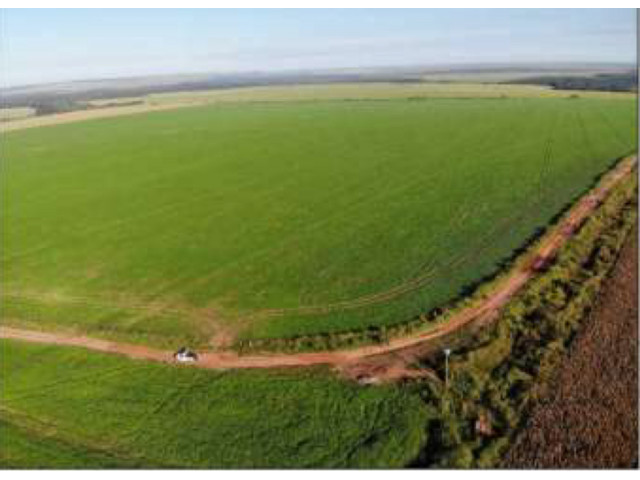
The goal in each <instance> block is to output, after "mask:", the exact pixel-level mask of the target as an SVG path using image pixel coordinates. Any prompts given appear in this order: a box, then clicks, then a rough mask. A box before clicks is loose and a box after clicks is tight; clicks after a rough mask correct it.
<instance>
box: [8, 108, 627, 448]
mask: <svg viewBox="0 0 640 480" xmlns="http://www.w3.org/2000/svg"><path fill="white" fill-rule="evenodd" d="M635 108H636V103H635V100H633V99H629V98H621V99H616V98H611V99H608V98H496V99H487V98H485V99H468V98H459V99H458V98H452V99H442V98H441V99H421V100H407V99H404V100H386V101H384V100H383V101H374V100H363V101H326V102H297V103H296V102H289V103H264V104H260V103H254V104H241V103H238V104H229V105H217V106H204V107H194V108H183V109H179V110H175V111H165V112H155V113H149V114H141V115H132V116H127V117H121V118H108V119H100V120H92V121H85V122H79V123H74V124H67V125H57V126H50V127H45V128H34V129H29V130H24V131H14V132H9V133H6V134H4V135H3V155H2V204H3V216H2V225H1V227H2V244H3V247H4V248H3V249H2V252H1V253H0V255H1V257H0V260H1V265H0V267H1V268H2V271H3V291H2V315H3V319H4V322H5V323H6V324H13V325H22V326H28V327H35V328H44V329H61V330H69V331H76V332H81V333H87V334H91V335H96V336H103V337H110V338H119V339H126V340H128V341H135V342H141V343H148V344H153V345H161V346H177V345H180V344H182V343H185V342H189V343H190V344H193V345H196V346H201V345H206V344H207V343H209V342H212V343H213V344H214V345H216V344H217V342H219V343H224V342H223V340H224V341H229V339H233V338H241V339H242V338H244V339H246V338H272V337H291V336H296V335H301V334H315V333H326V332H339V331H345V330H357V329H364V328H367V327H371V326H380V325H391V324H396V323H400V322H404V321H407V320H409V319H411V318H412V317H414V316H416V315H417V314H419V313H421V312H426V311H428V310H430V309H432V308H434V307H436V306H438V305H440V304H442V303H444V302H446V301H448V300H450V299H451V298H453V297H455V296H457V295H458V294H459V293H460V292H461V291H462V290H463V289H464V287H465V286H467V285H469V284H470V283H472V282H475V281H477V280H478V279H480V278H482V277H484V276H486V275H489V274H491V273H492V272H494V271H495V270H496V268H498V266H499V265H500V262H502V261H504V260H505V259H506V258H508V257H509V255H510V254H511V253H512V252H513V251H514V249H517V248H518V247H520V246H521V245H522V244H523V243H524V242H525V241H526V240H527V239H528V238H529V237H530V236H531V235H532V234H534V232H535V231H536V229H538V228H540V227H544V226H545V225H547V224H548V223H549V221H550V220H551V219H552V218H553V217H554V216H555V215H556V214H557V213H558V212H560V211H561V209H562V208H564V207H565V206H566V205H567V204H568V203H569V202H570V201H572V200H573V199H575V198H576V197H577V196H578V195H580V194H581V193H582V192H584V191H585V190H586V189H587V188H588V187H589V186H590V185H591V184H592V183H593V182H594V180H595V178H596V177H597V176H598V175H599V174H601V173H602V172H604V171H606V170H607V169H608V168H609V167H610V166H611V165H612V164H613V162H614V161H615V159H617V158H619V157H621V156H623V155H626V154H628V153H630V152H631V151H632V150H633V149H634V145H635V141H636V131H635V127H634V125H635V113H634V112H635ZM148 368H151V367H148ZM194 375H196V374H194ZM256 458H266V457H256Z"/></svg>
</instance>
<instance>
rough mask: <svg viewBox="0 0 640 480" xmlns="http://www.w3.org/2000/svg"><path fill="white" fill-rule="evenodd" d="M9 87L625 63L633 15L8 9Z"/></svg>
mask: <svg viewBox="0 0 640 480" xmlns="http://www.w3.org/2000/svg"><path fill="white" fill-rule="evenodd" d="M1 15H2V27H3V28H2V30H3V32H4V34H3V42H2V43H3V49H2V50H3V55H2V57H3V59H2V63H3V69H2V70H3V72H4V75H3V79H2V80H3V82H2V83H3V86H5V87H19V86H29V85H38V84H47V83H56V82H68V81H83V80H87V81H91V80H96V81H97V80H106V79H119V78H123V79H125V78H132V77H133V78H135V77H149V76H169V75H170V76H173V75H214V74H247V73H250V72H261V73H274V74H275V73H284V72H288V71H301V72H308V71H314V70H340V69H366V68H385V67H389V68H392V67H396V68H405V67H408V66H417V65H420V66H424V67H430V66H432V67H437V66H450V67H455V66H465V65H476V66H480V65H483V64H484V65H498V64H499V65H504V66H508V65H514V66H518V65H523V64H549V65H551V64H563V63H564V64H629V65H633V64H635V61H636V41H635V38H636V23H635V11H634V10H632V9H615V10H614V9H600V10H569V9H567V10H546V9H535V10H525V9H522V10H489V9H486V10H485V9H478V10H466V9H465V10H457V9H455V10H448V9H438V10H429V9H424V10H393V9H391V10H389V9H385V10H361V9H350V10H337V9H326V10H316V9H272V10H258V9H244V10H233V9H227V10H188V9H173V10H139V9H112V10H104V9H70V10H61V9H57V10H22V9H11V10H7V9H3V10H2V12H1Z"/></svg>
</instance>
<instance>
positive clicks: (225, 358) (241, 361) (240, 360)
mask: <svg viewBox="0 0 640 480" xmlns="http://www.w3.org/2000/svg"><path fill="white" fill-rule="evenodd" d="M636 164H637V158H636V157H630V158H627V159H625V160H623V161H621V162H620V164H619V165H618V166H617V167H616V168H615V169H614V170H612V171H611V172H609V173H608V174H607V175H606V176H605V177H604V178H603V179H602V180H601V182H600V183H599V185H598V186H597V187H596V188H594V189H593V190H592V191H591V192H589V193H588V194H587V195H585V196H584V197H583V198H582V199H580V201H579V202H577V204H576V205H575V206H574V207H573V208H572V209H571V210H570V211H569V212H568V213H567V214H566V216H565V217H563V219H562V221H561V222H560V223H559V224H558V225H555V226H554V227H553V228H552V230H551V231H550V232H549V233H548V234H547V235H545V237H544V238H543V239H542V240H541V241H540V243H539V245H537V246H536V249H535V251H534V252H532V253H530V254H529V255H531V257H532V258H534V257H535V258H536V259H537V260H541V261H542V263H545V262H546V260H548V259H550V258H551V257H552V256H553V255H554V254H555V252H556V251H557V250H558V249H559V248H560V247H561V246H562V245H563V244H564V242H566V241H567V239H568V238H570V237H571V235H572V232H573V231H575V230H576V229H577V228H578V226H579V225H580V224H581V223H582V222H583V221H584V220H585V219H586V218H587V217H588V216H589V214H590V213H591V212H592V211H593V210H594V209H595V208H597V206H598V205H599V203H600V202H602V200H604V199H605V198H606V196H607V195H608V193H609V192H610V191H611V190H612V189H613V188H614V187H615V186H616V185H617V184H618V183H619V182H620V181H621V180H622V179H624V178H626V177H627V176H628V175H630V174H633V173H634V172H635V166H636ZM535 274H536V270H535V269H533V268H532V267H531V264H530V263H524V264H523V263H520V264H517V266H516V267H515V268H514V270H513V271H512V272H511V273H510V274H509V275H507V276H506V278H505V279H504V280H503V281H501V282H500V283H499V284H498V285H497V286H496V287H495V289H494V290H493V291H492V292H491V293H489V294H487V296H486V297H485V298H484V299H483V300H481V301H479V303H478V304H474V305H472V306H470V307H467V308H465V309H463V310H461V311H460V312H458V313H457V314H455V315H454V316H453V317H451V318H450V319H448V320H447V322H446V323H444V324H442V325H439V326H437V327H435V328H434V329H431V330H429V331H427V332H422V333H419V334H417V335H415V336H413V337H409V338H398V339H393V340H391V341H390V342H389V343H388V344H386V345H376V346H368V347H362V348H358V349H354V350H346V351H335V352H324V353H304V354H290V355H286V354H273V355H247V356H238V355H237V354H234V353H229V352H224V353H202V354H201V355H200V359H199V361H198V362H197V363H195V364H194V366H196V367H199V368H212V369H227V368H229V369H236V368H275V367H299V366H312V365H326V364H328V365H332V366H334V367H337V368H342V369H349V370H353V369H354V366H357V365H358V363H360V362H363V363H366V362H367V361H368V359H370V358H372V357H378V356H384V355H388V354H392V353H394V352H398V351H402V352H403V354H404V356H403V358H404V359H405V361H407V362H408V361H409V359H410V358H411V349H412V348H417V349H419V348H420V347H421V346H422V345H423V344H425V343H426V342H429V341H431V340H434V339H436V338H439V337H442V336H444V335H448V334H451V333H452V332H454V331H456V330H458V329H460V328H463V327H464V326H466V325H467V324H469V323H470V322H473V321H483V320H486V319H487V318H490V317H494V316H496V314H497V313H498V311H499V310H500V308H501V307H502V306H504V305H505V304H506V303H507V302H508V300H509V299H510V298H512V297H513V295H515V294H516V293H517V292H518V291H519V290H520V289H521V288H522V287H523V286H524V285H525V284H526V282H527V280H529V279H530V278H531V277H532V276H534V275H535ZM0 337H2V338H9V339H18V340H25V341H29V342H35V343H51V344H57V345H73V346H81V347H85V348H89V349H93V350H98V351H103V352H109V353H117V354H122V355H126V356H129V357H131V358H140V359H145V360H152V361H160V362H171V361H172V352H170V351H161V350H155V349H150V348H147V347H143V346H136V345H127V344H123V343H116V342H109V341H104V340H98V339H92V338H88V337H83V336H76V337H73V336H65V335H60V334H56V333H45V332H34V331H28V330H23V329H15V328H9V327H0ZM396 363H397V362H395V361H394V362H393V365H390V366H392V367H393V368H395V369H396V370H397V364H396ZM378 366H379V365H378ZM396 370H393V369H392V368H390V369H389V371H390V372H391V371H393V375H394V376H398V372H397V371H396ZM380 375H381V376H382V377H384V371H383V372H381V373H380Z"/></svg>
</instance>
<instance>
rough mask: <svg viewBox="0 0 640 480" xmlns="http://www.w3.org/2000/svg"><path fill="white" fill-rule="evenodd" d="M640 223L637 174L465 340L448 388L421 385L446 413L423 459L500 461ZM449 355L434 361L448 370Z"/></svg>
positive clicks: (462, 463)
mask: <svg viewBox="0 0 640 480" xmlns="http://www.w3.org/2000/svg"><path fill="white" fill-rule="evenodd" d="M636 222H637V180H636V178H635V176H634V177H633V178H630V179H628V180H626V181H625V182H624V183H623V184H622V185H620V186H619V187H617V189H616V190H615V191H614V193H613V194H612V195H611V196H610V197H609V199H607V201H606V202H605V203H604V204H603V205H602V206H601V207H600V208H599V209H598V211H597V212H596V214H595V215H593V216H592V217H590V219H589V220H588V221H587V222H586V223H585V224H584V225H583V227H582V228H581V229H580V231H579V232H578V233H577V234H576V236H575V237H574V238H572V239H571V240H570V241H569V242H568V243H567V244H566V245H565V246H564V247H563V248H562V249H561V251H560V252H559V254H558V256H557V258H556V260H555V262H554V263H553V264H552V265H551V266H550V267H549V270H548V271H547V272H545V273H544V274H542V275H540V276H539V277H537V278H535V279H534V280H532V281H531V282H530V284H529V285H528V286H527V288H526V290H525V291H524V292H523V293H521V294H520V295H518V296H517V297H516V298H515V299H514V300H512V301H511V302H510V303H509V304H508V305H507V307H506V308H505V310H504V312H503V314H502V316H501V318H500V319H499V320H498V321H497V322H496V324H495V326H494V327H492V328H489V329H488V330H485V331H484V332H480V333H478V334H476V338H475V339H474V340H469V339H467V341H466V345H465V344H462V345H458V347H457V348H456V349H455V350H454V354H453V355H452V357H451V382H450V385H449V388H448V389H446V388H444V387H443V386H441V385H435V384H429V385H428V387H427V388H423V387H416V388H417V389H418V390H420V391H421V393H422V395H423V397H424V398H425V401H426V403H427V404H428V405H430V406H431V408H433V412H436V411H437V412H438V415H437V417H438V418H437V419H434V420H432V421H431V422H430V424H429V445H428V446H427V448H426V449H425V450H424V452H423V455H422V456H421V458H420V459H419V460H418V461H417V463H418V464H419V465H423V466H425V465H439V466H448V467H491V466H495V465H497V464H498V463H499V462H500V460H501V459H502V456H503V454H504V452H505V450H506V448H507V447H508V445H509V443H510V441H511V439H512V438H513V436H514V434H515V433H516V432H517V431H518V429H519V428H521V427H522V426H523V425H524V424H525V422H526V419H527V414H528V412H529V410H530V407H531V405H532V404H533V403H535V401H536V399H538V398H540V396H541V395H542V394H543V392H544V389H545V388H546V387H547V385H548V382H549V380H550V378H551V376H552V375H553V373H554V371H555V369H556V367H557V365H558V364H559V362H560V361H561V360H562V355H563V353H564V352H565V350H566V348H567V347H568V345H569V344H570V342H571V340H572V338H573V337H574V335H575V333H576V331H577V330H578V328H579V327H580V323H581V321H582V320H583V319H584V318H585V316H586V314H587V312H589V310H590V309H591V307H592V306H593V304H594V301H595V298H596V296H597V294H598V291H599V289H600V287H601V285H602V283H603V281H604V280H605V279H606V277H607V275H608V273H609V272H610V270H611V268H612V267H613V265H614V264H615V261H616V258H617V256H618V253H619V251H620V249H621V247H622V244H623V242H624V240H625V238H626V235H627V233H628V232H629V231H630V229H631V228H633V226H634V224H635V223H636ZM443 362H444V361H443V359H442V358H433V359H431V360H430V361H429V363H430V364H431V366H432V367H434V368H437V369H439V371H440V372H441V373H443V372H442V366H443ZM434 416H435V415H434ZM585 421H588V419H585Z"/></svg>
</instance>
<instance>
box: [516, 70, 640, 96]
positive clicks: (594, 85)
mask: <svg viewBox="0 0 640 480" xmlns="http://www.w3.org/2000/svg"><path fill="white" fill-rule="evenodd" d="M506 83H519V84H527V85H548V86H550V87H552V88H554V89H557V90H603V91H609V92H637V91H638V72H637V71H635V70H632V71H629V72H625V73H601V74H598V75H593V76H584V77H577V76H568V75H566V76H565V75H558V76H554V75H549V76H541V77H532V78H523V79H519V80H514V81H510V82H506Z"/></svg>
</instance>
